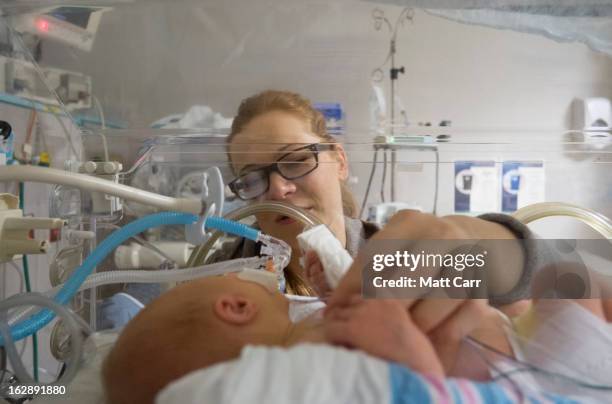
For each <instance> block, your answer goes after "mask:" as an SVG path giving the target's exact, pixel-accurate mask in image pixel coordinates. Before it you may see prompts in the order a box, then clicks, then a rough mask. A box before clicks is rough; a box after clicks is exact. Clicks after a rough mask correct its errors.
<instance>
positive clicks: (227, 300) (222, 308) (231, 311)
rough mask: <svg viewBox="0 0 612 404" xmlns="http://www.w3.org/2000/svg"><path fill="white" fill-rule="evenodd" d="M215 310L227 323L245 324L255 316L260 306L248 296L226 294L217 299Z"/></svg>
mask: <svg viewBox="0 0 612 404" xmlns="http://www.w3.org/2000/svg"><path fill="white" fill-rule="evenodd" d="M214 311H215V314H216V315H217V317H218V318H219V319H221V320H222V321H225V322H226V323H230V324H235V325H245V324H249V323H250V322H251V321H252V320H253V319H254V318H255V315H256V314H257V312H258V311H259V307H258V306H257V303H255V302H254V301H253V300H251V299H249V298H248V297H244V296H238V295H233V294H224V295H221V296H219V297H218V298H217V300H216V301H215V304H214Z"/></svg>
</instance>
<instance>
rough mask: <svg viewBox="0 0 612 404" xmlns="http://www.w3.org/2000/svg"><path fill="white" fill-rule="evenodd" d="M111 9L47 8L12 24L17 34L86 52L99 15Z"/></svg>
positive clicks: (91, 43)
mask: <svg viewBox="0 0 612 404" xmlns="http://www.w3.org/2000/svg"><path fill="white" fill-rule="evenodd" d="M110 9H111V7H100V6H55V7H46V8H42V9H40V10H37V11H36V12H35V13H28V14H22V15H17V16H15V17H14V18H13V20H12V22H13V26H14V28H15V30H16V31H18V32H22V33H24V32H27V33H30V34H34V35H37V36H39V37H41V38H48V39H53V40H57V41H61V42H64V43H67V44H69V45H71V46H74V47H76V48H78V49H81V50H84V51H87V52H89V51H90V50H91V48H92V46H93V42H94V39H95V37H96V33H97V32H98V27H99V25H100V20H101V18H102V14H103V13H105V12H106V11H108V10H110Z"/></svg>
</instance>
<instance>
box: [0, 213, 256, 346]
mask: <svg viewBox="0 0 612 404" xmlns="http://www.w3.org/2000/svg"><path fill="white" fill-rule="evenodd" d="M211 219H212V218H208V219H207V220H206V223H205V225H209V226H210V227H213V228H217V227H222V228H224V229H225V230H226V231H228V232H232V234H235V235H239V236H243V237H246V236H249V235H251V234H250V233H251V232H252V231H253V229H251V228H249V227H248V226H245V225H243V224H240V226H233V225H232V223H231V222H230V221H228V220H226V219H223V218H217V219H216V220H211ZM197 220H198V217H197V216H194V215H190V214H185V213H177V212H163V213H156V214H153V215H149V216H145V217H142V218H140V219H138V220H135V221H133V222H131V223H128V224H127V225H125V226H124V227H122V228H120V229H119V230H116V231H114V232H113V233H111V234H110V235H109V236H108V237H107V238H105V239H104V240H103V241H102V242H101V243H100V244H99V245H98V247H96V249H95V250H94V251H93V252H92V253H91V254H90V255H89V256H88V257H87V258H86V259H85V262H83V264H81V266H80V267H79V268H77V269H76V271H75V272H74V273H73V274H72V275H71V276H70V278H69V279H68V281H66V283H65V284H64V285H63V286H62V287H61V289H60V290H59V291H58V292H57V294H56V295H55V301H56V302H58V303H60V304H66V303H67V302H68V301H69V300H70V299H71V298H72V297H74V295H75V294H76V293H77V292H78V290H79V288H80V287H81V286H82V284H83V282H85V280H86V279H87V277H88V276H89V275H90V274H91V272H92V270H93V268H95V267H96V266H97V265H99V264H100V263H101V262H102V261H103V260H104V258H106V256H107V255H108V254H110V253H111V252H112V251H113V250H114V249H115V248H117V247H118V246H120V245H121V244H122V243H123V242H124V241H126V240H127V239H129V238H131V237H132V236H134V235H136V234H139V233H142V232H143V231H145V230H147V229H149V228H152V227H159V226H163V225H176V224H185V225H186V224H192V223H194V222H197ZM257 235H259V231H257ZM251 236H252V235H251ZM53 317H54V315H53V313H52V312H50V311H48V310H43V311H40V312H38V313H36V314H35V315H34V316H32V317H30V318H28V319H27V320H24V321H22V322H20V323H17V324H16V325H15V326H14V327H13V329H12V333H13V339H14V340H20V339H22V338H25V337H27V336H29V335H31V334H33V333H34V332H36V331H37V330H39V329H41V328H43V327H44V326H45V325H47V324H48V323H49V322H50V321H51V320H52V319H53ZM2 343H3V338H2V339H0V345H1V344H2Z"/></svg>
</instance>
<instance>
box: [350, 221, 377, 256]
mask: <svg viewBox="0 0 612 404" xmlns="http://www.w3.org/2000/svg"><path fill="white" fill-rule="evenodd" d="M344 227H345V229H346V249H347V251H348V252H349V254H351V256H353V257H354V256H356V255H357V252H358V251H359V249H360V248H361V247H363V245H364V244H365V242H366V240H367V239H369V238H370V237H372V236H373V235H374V234H375V233H376V232H377V231H378V230H380V226H379V225H378V224H376V223H373V222H366V221H364V220H360V219H356V218H352V217H345V218H344Z"/></svg>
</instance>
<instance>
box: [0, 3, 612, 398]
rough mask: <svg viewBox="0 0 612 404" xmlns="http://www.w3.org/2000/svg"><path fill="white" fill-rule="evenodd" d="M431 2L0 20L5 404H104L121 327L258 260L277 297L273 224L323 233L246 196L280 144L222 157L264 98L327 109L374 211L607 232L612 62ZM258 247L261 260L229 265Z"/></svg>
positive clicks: (21, 9) (365, 209) (279, 203)
mask: <svg viewBox="0 0 612 404" xmlns="http://www.w3.org/2000/svg"><path fill="white" fill-rule="evenodd" d="M413 3H415V4H413ZM420 3H422V2H411V1H406V2H402V1H399V0H398V1H393V2H391V1H350V0H341V1H332V2H318V1H315V2H308V4H302V2H298V1H290V2H287V3H286V2H283V5H282V6H281V5H280V4H278V5H276V4H274V3H270V2H266V1H256V2H246V1H245V2H243V1H229V2H216V1H205V2H195V1H194V2H192V1H181V2H163V1H152V2H145V1H138V0H133V1H130V0H125V1H103V2H96V5H93V3H92V2H86V1H83V2H79V1H77V2H70V3H69V4H62V3H61V2H59V1H54V2H47V3H44V4H43V2H8V3H5V4H3V5H2V6H0V10H1V13H0V121H2V122H0V131H1V136H0V353H1V354H2V356H1V357H0V359H1V362H0V402H3V399H7V400H8V399H9V398H10V399H15V400H16V399H19V398H34V399H35V400H40V402H44V401H45V397H44V394H42V392H43V391H44V390H31V391H26V392H22V394H12V395H10V394H9V388H10V386H15V385H23V384H30V385H33V386H36V385H38V386H42V385H49V386H58V388H60V387H61V386H68V387H69V388H70V386H72V387H73V388H72V390H71V391H68V393H67V396H66V397H67V399H68V398H69V397H70V396H71V395H72V399H74V400H75V401H74V402H86V401H85V400H91V401H87V402H97V401H95V400H101V398H100V397H101V395H100V394H101V393H100V387H99V381H98V379H97V373H96V371H97V370H96V369H98V368H99V365H100V361H101V360H102V359H101V358H102V357H103V354H104V352H106V351H107V350H108V349H109V347H110V346H112V343H113V341H114V338H116V335H117V327H118V326H119V325H124V324H125V323H126V322H127V321H128V320H129V319H130V318H131V317H132V316H134V315H135V314H136V313H137V312H138V311H139V310H140V309H141V308H142V307H143V306H144V305H146V304H147V303H149V302H150V301H151V300H152V299H154V298H155V297H157V296H159V295H160V294H161V293H163V292H164V291H166V290H168V289H169V288H172V287H173V286H175V285H176V284H177V283H179V282H184V281H187V280H189V279H194V278H197V277H201V276H212V275H218V274H223V273H228V272H237V271H240V270H242V269H243V268H244V267H249V268H252V269H257V270H261V271H264V272H265V271H266V270H267V271H268V272H269V273H271V274H272V275H274V277H275V278H276V279H278V280H279V284H282V282H283V280H282V268H283V267H284V265H286V263H287V262H288V260H289V259H290V254H291V252H290V249H289V247H288V246H287V245H286V244H285V243H284V242H282V240H279V239H276V238H274V237H271V236H269V235H266V234H264V233H263V232H262V231H260V230H259V229H258V227H257V223H256V219H255V215H256V214H261V213H266V212H271V213H275V214H280V215H286V216H287V217H289V218H292V219H293V220H297V221H299V222H302V223H304V226H305V227H308V226H313V225H316V224H319V223H320V219H319V218H318V217H317V215H316V214H313V213H312V212H309V211H308V210H303V209H299V208H295V207H294V206H292V205H289V204H283V198H277V199H276V200H273V199H270V198H267V199H266V198H263V197H260V198H259V199H257V201H255V202H256V203H254V201H245V200H243V199H241V198H240V197H239V196H237V195H236V194H234V192H232V190H231V189H230V187H229V185H228V184H230V183H231V182H232V181H233V180H234V179H235V178H236V176H237V173H236V167H235V164H236V161H240V159H241V158H244V156H245V154H247V155H248V154H251V155H253V153H262V154H264V155H266V156H269V158H268V159H267V160H265V159H264V160H261V159H260V161H259V163H260V164H261V165H272V164H275V163H278V161H277V160H278V158H279V157H281V155H279V154H278V152H277V150H278V149H279V146H278V144H277V143H273V142H268V141H267V140H266V139H264V138H262V139H261V140H258V141H256V142H254V144H253V148H252V150H253V151H248V149H247V151H245V150H244V149H241V150H242V151H235V150H234V151H232V150H231V149H230V148H228V144H227V139H228V136H229V134H230V133H231V125H232V118H233V117H234V116H235V114H236V112H237V110H238V106H239V105H240V102H241V100H243V99H244V98H246V97H248V96H251V95H253V94H256V93H258V92H260V91H263V90H267V89H276V90H289V91H293V92H297V93H300V94H302V95H303V96H305V97H306V98H308V99H309V100H310V101H311V102H312V103H313V105H314V106H315V108H317V109H318V110H319V111H320V112H321V113H322V114H323V115H324V117H325V118H326V125H327V131H328V133H329V134H330V136H331V138H330V139H333V140H334V143H336V144H338V145H340V147H341V148H342V149H343V150H344V151H345V153H346V158H347V161H348V167H349V170H348V175H347V178H345V179H344V180H343V181H344V182H346V184H347V186H348V188H349V189H350V190H351V193H352V195H353V197H354V202H355V203H354V205H355V210H354V215H355V217H357V218H360V219H362V220H368V221H372V222H376V223H377V224H379V225H381V226H384V225H385V224H386V223H387V221H388V220H389V218H390V217H391V216H392V215H393V214H394V213H395V212H397V211H399V210H403V209H414V210H418V211H421V212H425V213H431V214H434V215H438V216H446V215H470V216H477V215H479V214H483V213H492V212H498V213H506V214H509V215H515V217H516V218H518V219H519V220H521V221H523V222H525V223H529V227H530V228H531V229H532V230H533V231H534V232H535V233H537V234H538V236H540V237H542V238H544V239H574V240H576V239H608V240H610V239H612V228H611V222H610V220H609V219H608V218H610V217H612V175H611V173H612V135H611V132H610V130H611V129H610V125H611V123H610V122H611V118H612V112H611V108H610V99H612V79H611V78H612V74H611V73H612V58H611V56H610V54H608V53H605V51H606V49H610V48H606V47H605V46H601V47H600V48H601V49H592V48H593V47H589V44H592V43H594V42H597V41H596V40H594V39H593V38H591V37H589V40H588V41H586V44H585V43H581V42H572V41H571V40H573V39H574V38H572V37H563V35H560V37H559V36H557V37H556V36H555V35H553V34H550V33H549V34H546V33H545V32H537V30H534V29H522V28H521V26H519V27H511V28H512V30H505V29H504V30H500V29H497V27H499V26H504V24H501V23H499V22H498V20H497V19H495V20H494V22H492V23H490V24H487V22H486V21H484V22H480V21H474V20H473V18H472V17H471V16H470V17H469V18H467V17H465V16H462V15H460V11H461V8H462V7H459V6H457V9H456V10H451V8H452V6H450V5H449V4H443V3H444V2H441V3H440V4H441V5H440V6H436V7H435V9H426V8H424V7H423V5H422V4H420ZM508 3H512V2H508ZM534 3H536V4H535V5H536V6H537V3H538V2H534ZM510 5H512V4H510ZM480 6H481V7H486V6H482V5H480ZM412 7H414V8H412ZM477 7H478V6H477ZM485 11H486V9H485ZM512 12H514V13H518V14H520V13H521V12H525V13H531V14H530V16H533V15H534V14H537V13H533V10H531V11H530V10H527V11H521V9H520V7H518V8H515V9H513V11H512ZM498 17H499V16H498V15H497V14H496V18H498ZM543 18H547V19H554V18H567V16H554V15H544V16H543ZM584 18H593V19H594V20H597V23H601V24H603V25H602V26H604V27H605V26H609V24H611V22H610V21H611V19H610V17H607V16H601V15H599V16H587V17H584ZM464 22H467V24H464ZM605 24H608V25H605ZM541 34H544V35H541ZM576 37H577V38H578V39H580V36H576ZM602 49H603V51H602ZM324 143H329V141H327V140H326V141H324ZM298 146H300V145H298ZM303 146H308V144H303V145H302V147H303ZM297 148H299V147H297V146H296V145H293V148H290V149H289V150H295V149H297ZM282 157H283V158H284V157H285V155H282ZM300 157H304V156H303V155H300V156H297V157H296V156H292V157H291V156H290V159H291V158H296V159H298V158H300ZM298 162H299V161H298V160H291V161H290V162H289V163H290V164H291V163H298ZM317 164H318V165H321V164H337V163H336V162H327V163H326V162H320V161H318V160H317ZM315 169H316V168H315ZM221 218H225V219H227V221H224V220H223V219H221ZM236 222H241V223H242V224H243V225H238V224H236ZM244 237H246V238H250V239H252V240H254V241H257V242H260V243H262V244H263V245H264V246H266V248H267V249H264V255H263V256H262V257H257V258H237V257H235V256H234V257H232V256H228V255H227V254H226V252H227V251H231V250H232V249H233V248H235V247H236V246H237V245H238V244H239V243H240V241H241V240H242V238H244ZM593 254H594V255H597V259H599V260H601V262H607V263H610V260H611V258H612V249H608V250H607V251H604V253H603V255H598V254H602V252H601V251H596V252H594V253H593ZM608 275H610V274H608ZM253 276H255V275H253ZM92 375H93V376H92ZM88 378H89V379H88ZM85 380H95V381H94V382H92V383H88V382H85ZM610 385H612V383H610ZM47 391H48V390H47ZM79 400H80V401H79ZM10 402H16V401H10ZM37 402H38V401H37ZM71 402H72V401H71ZM100 402H102V401H100Z"/></svg>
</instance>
